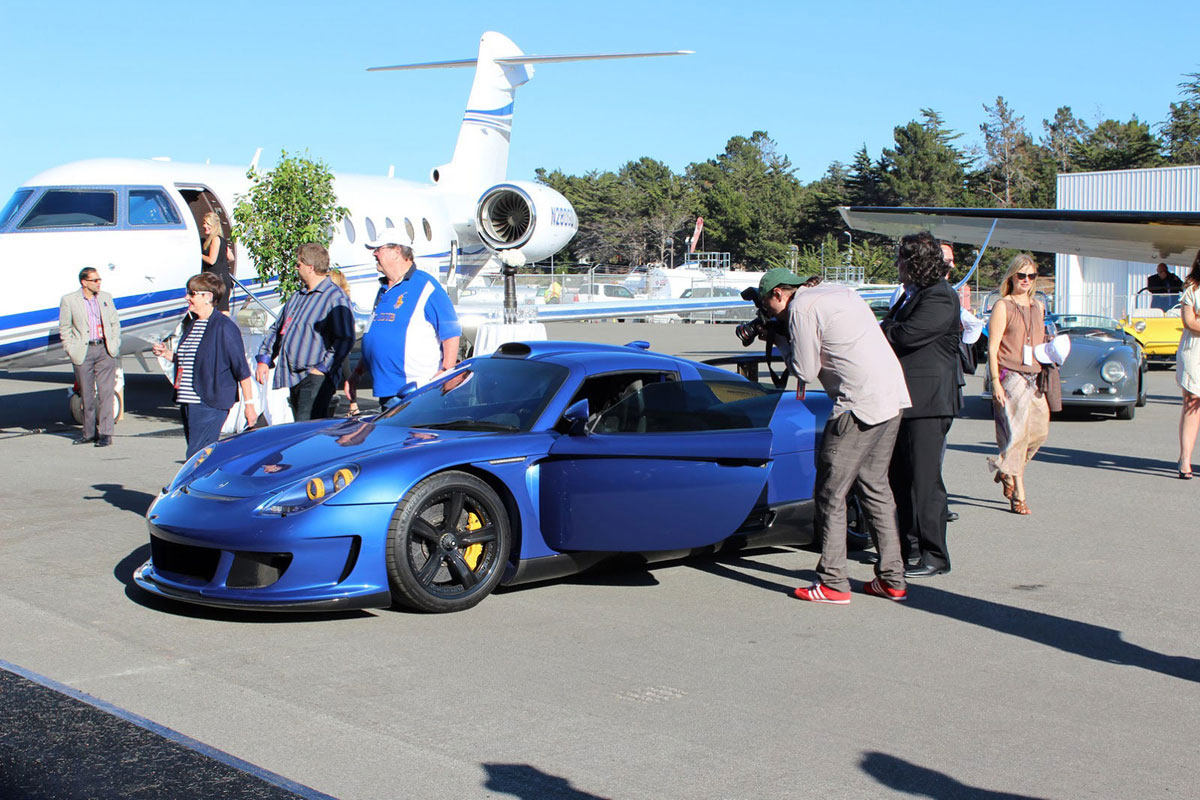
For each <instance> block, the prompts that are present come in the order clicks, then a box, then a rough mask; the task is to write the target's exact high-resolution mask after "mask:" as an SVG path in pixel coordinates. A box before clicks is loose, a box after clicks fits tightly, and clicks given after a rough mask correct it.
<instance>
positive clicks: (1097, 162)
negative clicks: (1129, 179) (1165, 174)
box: [1076, 116, 1163, 172]
mask: <svg viewBox="0 0 1200 800" xmlns="http://www.w3.org/2000/svg"><path fill="white" fill-rule="evenodd" d="M1076 160H1077V163H1078V165H1079V168H1080V169H1083V170H1085V171H1090V172H1098V171H1100V170H1113V169H1138V168H1140V167H1156V166H1158V165H1159V164H1161V163H1162V160H1163V159H1162V142H1161V141H1159V139H1158V137H1157V136H1155V135H1154V134H1153V133H1152V132H1151V131H1150V124H1149V123H1147V122H1142V121H1140V120H1139V119H1138V118H1137V117H1136V116H1134V117H1133V118H1131V119H1130V120H1129V122H1118V121H1117V120H1115V119H1106V120H1104V121H1103V122H1101V123H1100V124H1099V125H1097V126H1096V127H1095V128H1093V129H1092V130H1091V132H1090V135H1089V136H1087V137H1086V138H1085V139H1084V140H1083V142H1082V143H1081V144H1080V147H1079V154H1078V158H1077V159H1076Z"/></svg>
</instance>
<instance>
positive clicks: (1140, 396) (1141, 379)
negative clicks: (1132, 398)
mask: <svg viewBox="0 0 1200 800" xmlns="http://www.w3.org/2000/svg"><path fill="white" fill-rule="evenodd" d="M1134 405H1135V406H1137V407H1138V408H1145V407H1146V373H1145V372H1144V371H1143V372H1141V373H1139V374H1138V391H1137V401H1136V402H1135V403H1134Z"/></svg>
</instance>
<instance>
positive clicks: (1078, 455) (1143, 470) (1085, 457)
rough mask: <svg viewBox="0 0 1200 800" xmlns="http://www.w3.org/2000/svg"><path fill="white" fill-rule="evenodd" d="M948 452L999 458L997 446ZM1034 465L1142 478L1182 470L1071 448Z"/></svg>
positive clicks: (1046, 452)
mask: <svg viewBox="0 0 1200 800" xmlns="http://www.w3.org/2000/svg"><path fill="white" fill-rule="evenodd" d="M948 449H950V450H957V451H959V452H962V453H981V454H983V455H989V456H993V455H995V454H996V446H995V445H982V444H952V445H948ZM1034 461H1043V462H1047V463H1050V464H1060V465H1063V466H1070V467H1095V468H1097V469H1107V470H1113V471H1114V472H1134V473H1140V474H1142V475H1168V476H1171V477H1174V475H1175V472H1176V470H1177V469H1178V467H1177V466H1176V464H1175V461H1174V460H1173V459H1172V460H1163V459H1157V458H1138V457H1137V456H1121V455H1114V454H1112V453H1095V452H1092V451H1090V450H1075V449H1072V448H1069V447H1042V448H1041V449H1040V450H1038V451H1037V455H1036V456H1035V457H1034Z"/></svg>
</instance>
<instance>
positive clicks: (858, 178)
mask: <svg viewBox="0 0 1200 800" xmlns="http://www.w3.org/2000/svg"><path fill="white" fill-rule="evenodd" d="M887 166H888V165H887V162H886V161H885V160H883V159H880V160H878V161H873V160H871V155H870V153H868V152H867V146H866V145H865V144H864V145H863V146H862V147H860V148H859V150H858V152H857V153H855V154H854V161H853V162H852V163H851V164H850V175H849V177H848V178H847V179H846V184H847V194H848V197H847V200H848V201H849V203H850V205H854V206H888V205H893V204H894V203H895V200H896V198H895V197H894V196H893V195H892V193H891V192H890V191H889V189H888V184H887Z"/></svg>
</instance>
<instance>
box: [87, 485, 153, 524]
mask: <svg viewBox="0 0 1200 800" xmlns="http://www.w3.org/2000/svg"><path fill="white" fill-rule="evenodd" d="M92 488H93V489H95V490H96V491H97V492H100V494H99V495H91V496H89V495H84V497H83V499H84V500H103V501H104V502H106V503H108V504H109V505H110V506H112V507H114V508H119V509H121V510H122V511H132V512H133V513H134V514H137V515H138V516H139V517H144V516H146V511H147V510H148V509H149V508H150V504H151V503H152V502H154V495H152V494H150V493H148V492H139V491H137V490H136V489H126V488H125V487H124V486H122V485H121V484H119V483H93V484H92Z"/></svg>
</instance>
